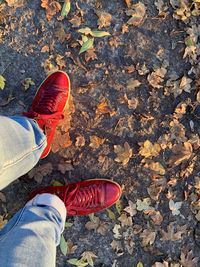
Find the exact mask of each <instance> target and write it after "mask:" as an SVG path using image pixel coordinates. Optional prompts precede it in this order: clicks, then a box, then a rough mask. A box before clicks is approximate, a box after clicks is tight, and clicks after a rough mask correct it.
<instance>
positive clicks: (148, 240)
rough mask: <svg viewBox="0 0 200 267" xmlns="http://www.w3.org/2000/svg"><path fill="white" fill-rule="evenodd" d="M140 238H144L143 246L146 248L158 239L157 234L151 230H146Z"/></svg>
mask: <svg viewBox="0 0 200 267" xmlns="http://www.w3.org/2000/svg"><path fill="white" fill-rule="evenodd" d="M140 238H142V246H143V247H146V246H148V245H152V244H153V243H154V241H155V239H156V232H154V231H152V230H151V229H145V230H144V231H143V232H142V233H141V234H140Z"/></svg>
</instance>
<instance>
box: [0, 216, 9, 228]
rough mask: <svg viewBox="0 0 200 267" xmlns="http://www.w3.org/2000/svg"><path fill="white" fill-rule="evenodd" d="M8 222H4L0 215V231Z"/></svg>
mask: <svg viewBox="0 0 200 267" xmlns="http://www.w3.org/2000/svg"><path fill="white" fill-rule="evenodd" d="M7 222H8V220H5V219H4V217H3V216H1V215H0V229H2V228H3V227H4V226H5V225H6V224H7Z"/></svg>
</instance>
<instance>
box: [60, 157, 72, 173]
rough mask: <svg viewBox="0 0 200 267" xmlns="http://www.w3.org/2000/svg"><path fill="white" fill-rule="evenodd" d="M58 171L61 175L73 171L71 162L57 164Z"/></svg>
mask: <svg viewBox="0 0 200 267" xmlns="http://www.w3.org/2000/svg"><path fill="white" fill-rule="evenodd" d="M58 170H59V171H60V172H61V173H62V174H65V173H66V172H67V171H73V170H74V167H73V166H72V164H71V160H68V161H61V162H60V163H59V164H58Z"/></svg>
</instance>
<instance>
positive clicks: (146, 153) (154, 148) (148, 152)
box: [139, 140, 161, 158]
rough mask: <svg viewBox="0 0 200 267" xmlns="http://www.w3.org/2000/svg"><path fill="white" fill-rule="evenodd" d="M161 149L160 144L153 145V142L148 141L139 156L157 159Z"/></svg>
mask: <svg viewBox="0 0 200 267" xmlns="http://www.w3.org/2000/svg"><path fill="white" fill-rule="evenodd" d="M160 150H161V147H160V145H159V144H152V143H151V141H149V140H146V141H145V142H144V143H143V145H142V146H141V147H140V151H139V154H140V155H141V156H143V157H145V158H152V157H157V156H158V155H159V153H160Z"/></svg>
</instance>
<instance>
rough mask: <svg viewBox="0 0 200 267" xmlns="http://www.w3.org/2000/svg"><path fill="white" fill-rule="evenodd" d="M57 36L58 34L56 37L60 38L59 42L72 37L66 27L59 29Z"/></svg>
mask: <svg viewBox="0 0 200 267" xmlns="http://www.w3.org/2000/svg"><path fill="white" fill-rule="evenodd" d="M55 36H56V38H58V40H59V42H61V44H62V43H64V42H65V41H67V40H69V39H70V38H71V34H70V33H66V32H65V29H64V28H63V27H60V28H59V29H58V30H56V32H55Z"/></svg>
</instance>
